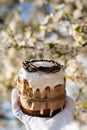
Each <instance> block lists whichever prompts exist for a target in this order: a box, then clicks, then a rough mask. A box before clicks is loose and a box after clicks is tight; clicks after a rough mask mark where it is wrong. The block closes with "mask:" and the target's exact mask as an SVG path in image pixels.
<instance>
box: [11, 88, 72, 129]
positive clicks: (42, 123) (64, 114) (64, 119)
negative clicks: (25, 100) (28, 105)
mask: <svg viewBox="0 0 87 130" xmlns="http://www.w3.org/2000/svg"><path fill="white" fill-rule="evenodd" d="M12 110H13V113H14V115H15V116H16V117H17V118H18V119H19V120H20V121H22V122H23V123H24V124H25V126H26V128H27V130H70V127H69V126H70V125H71V124H72V122H73V115H74V101H73V100H72V99H71V98H70V97H66V105H65V108H64V109H63V110H62V111H61V112H59V113H58V114H56V115H55V116H53V117H48V118H43V117H34V116H29V115H27V114H25V113H23V112H22V110H21V107H20V105H19V101H18V90H17V89H13V91H12Z"/></svg>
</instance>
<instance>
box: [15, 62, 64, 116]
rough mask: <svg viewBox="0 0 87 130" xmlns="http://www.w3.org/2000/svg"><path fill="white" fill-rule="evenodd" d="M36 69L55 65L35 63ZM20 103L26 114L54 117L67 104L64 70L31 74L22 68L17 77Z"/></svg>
mask: <svg viewBox="0 0 87 130" xmlns="http://www.w3.org/2000/svg"><path fill="white" fill-rule="evenodd" d="M34 65H35V66H36V67H39V66H43V67H51V66H53V63H49V62H47V61H46V62H35V63H34ZM17 88H18V89H19V91H20V102H21V106H22V108H23V110H24V112H25V113H28V114H30V115H34V116H52V115H53V112H54V111H55V113H57V112H58V111H59V110H60V109H63V107H64V104H65V80H64V72H63V69H60V70H59V71H56V72H50V73H46V72H44V71H40V70H38V71H35V72H31V71H30V72H29V71H26V70H25V68H23V67H22V68H21V69H20V72H19V74H18V77H17Z"/></svg>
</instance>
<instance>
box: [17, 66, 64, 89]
mask: <svg viewBox="0 0 87 130" xmlns="http://www.w3.org/2000/svg"><path fill="white" fill-rule="evenodd" d="M18 76H19V77H20V78H21V79H22V80H23V79H27V81H28V82H29V85H30V87H31V88H32V89H33V90H36V89H37V88H40V90H41V91H43V89H44V88H45V87H47V86H50V87H51V88H52V87H54V86H55V85H58V84H64V73H63V70H62V69H61V70H59V71H58V72H56V73H45V72H41V71H38V72H27V71H26V70H25V69H24V68H23V67H22V68H21V70H20V72H19V74H18Z"/></svg>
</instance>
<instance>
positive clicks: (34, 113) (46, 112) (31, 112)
mask: <svg viewBox="0 0 87 130" xmlns="http://www.w3.org/2000/svg"><path fill="white" fill-rule="evenodd" d="M64 106H65V105H64ZM64 106H63V108H59V109H56V110H53V112H52V114H51V115H50V111H51V110H50V109H45V110H43V114H41V113H40V110H26V109H25V108H23V107H22V106H21V108H22V111H23V112H24V113H25V114H28V115H30V116H37V117H52V116H54V115H56V114H57V113H59V112H60V111H62V110H63V109H64Z"/></svg>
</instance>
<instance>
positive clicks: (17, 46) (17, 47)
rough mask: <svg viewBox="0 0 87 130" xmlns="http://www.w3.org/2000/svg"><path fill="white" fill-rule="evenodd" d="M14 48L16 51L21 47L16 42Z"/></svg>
mask: <svg viewBox="0 0 87 130" xmlns="http://www.w3.org/2000/svg"><path fill="white" fill-rule="evenodd" d="M14 48H15V49H16V50H17V51H19V50H21V49H22V46H19V45H18V44H16V45H15V46H14Z"/></svg>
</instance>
